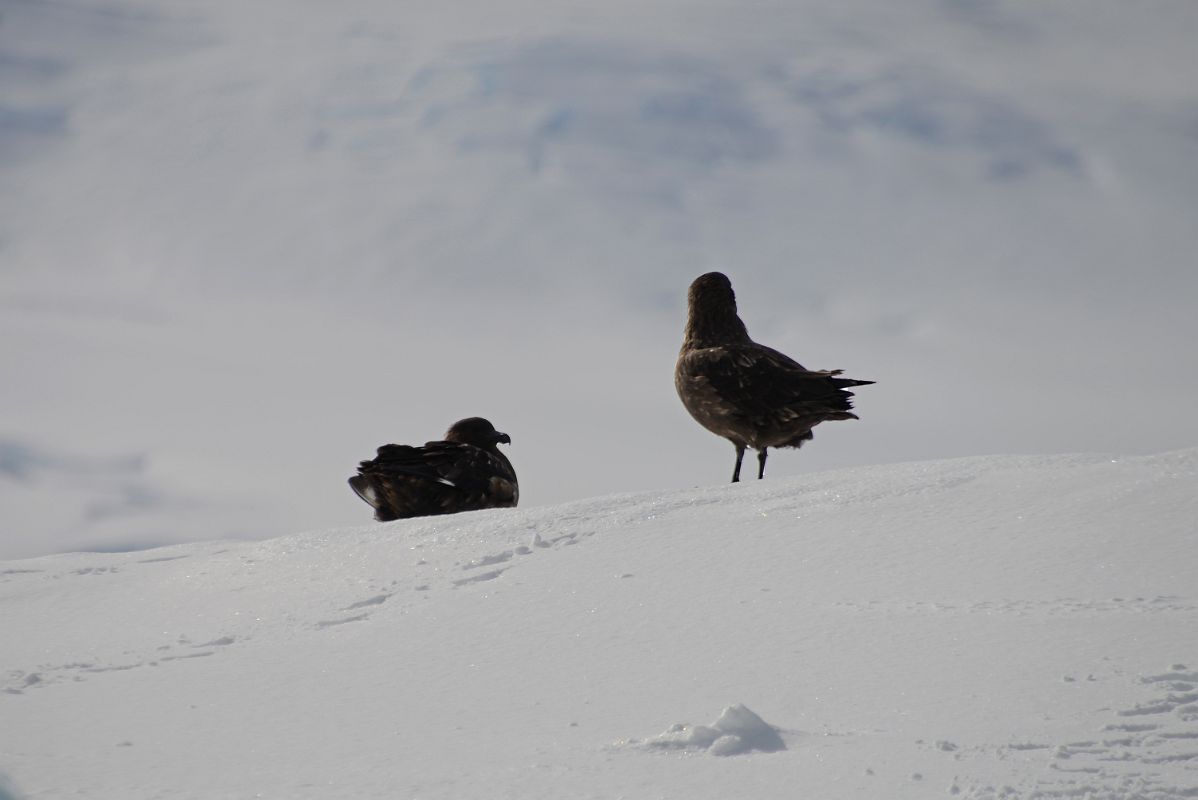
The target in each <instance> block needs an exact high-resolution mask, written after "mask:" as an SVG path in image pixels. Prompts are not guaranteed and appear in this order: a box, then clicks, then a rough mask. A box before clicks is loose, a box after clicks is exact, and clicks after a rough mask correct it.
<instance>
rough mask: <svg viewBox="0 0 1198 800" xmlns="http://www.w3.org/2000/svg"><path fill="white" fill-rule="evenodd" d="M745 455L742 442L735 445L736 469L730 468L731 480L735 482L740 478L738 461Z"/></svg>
mask: <svg viewBox="0 0 1198 800" xmlns="http://www.w3.org/2000/svg"><path fill="white" fill-rule="evenodd" d="M744 457H745V446H744V445H743V444H738V445H736V469H734V470H732V482H733V483H736V482H737V481H739V480H740V462H741V461H742V460H743V459H744Z"/></svg>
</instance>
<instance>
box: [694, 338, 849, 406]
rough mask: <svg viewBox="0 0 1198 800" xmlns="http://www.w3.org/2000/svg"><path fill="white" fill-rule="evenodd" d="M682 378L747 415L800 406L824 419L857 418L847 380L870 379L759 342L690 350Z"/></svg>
mask: <svg viewBox="0 0 1198 800" xmlns="http://www.w3.org/2000/svg"><path fill="white" fill-rule="evenodd" d="M682 362H683V363H682V364H681V367H682V371H683V374H684V376H685V377H684V379H685V380H689V381H692V382H694V383H696V384H705V385H706V388H707V389H708V390H709V391H710V392H712V393H714V395H715V396H716V397H718V398H719V399H720V401H722V402H723V403H725V404H727V405H728V406H729V407H730V408H733V409H735V411H734V413H735V414H737V415H738V416H743V417H749V418H753V417H761V416H774V415H777V414H779V413H793V412H799V413H803V414H818V415H820V416H822V417H823V418H824V419H854V418H855V416H854V415H853V414H852V413H850V412H849V409H851V408H852V401H851V399H850V398H851V397H852V396H853V395H852V392H847V391H844V387H846V386H858V385H863V384H866V383H871V381H858V380H854V379H851V378H840V377H837V376H839V375H840V370H828V371H824V370H809V369H807V368H805V367H804V366H803V365H802V364H800V363H799V362H797V361H795V360H794V359H792V358H790V357H789V356H787V355H785V354H783V353H780V352H778V351H777V350H774V349H773V348H770V347H766V346H764V345H759V344H756V343H748V344H733V345H723V346H720V347H708V348H702V349H698V350H692V351H690V352H689V353H687V354H685V355H684V356H683V358H682Z"/></svg>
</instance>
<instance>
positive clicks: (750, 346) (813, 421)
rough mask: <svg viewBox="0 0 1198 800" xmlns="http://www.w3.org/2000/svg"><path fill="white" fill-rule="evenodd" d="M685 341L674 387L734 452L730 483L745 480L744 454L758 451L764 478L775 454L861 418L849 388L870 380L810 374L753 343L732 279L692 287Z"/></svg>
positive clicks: (710, 276) (718, 276)
mask: <svg viewBox="0 0 1198 800" xmlns="http://www.w3.org/2000/svg"><path fill="white" fill-rule="evenodd" d="M688 302H689V312H688V318H687V321H686V335H685V338H684V339H683V342H682V350H681V352H679V354H678V363H677V365H676V366H675V368H674V386H675V388H677V389H678V396H679V397H680V398H682V404H683V405H684V406H686V410H687V411H689V412H690V415H691V416H692V417H694V418H695V420H696V421H697V422H698V423H699V424H700V425H702V426H703V427H704V428H707V430H709V431H711V432H712V433H714V434H716V435H717V436H722V437H724V438H725V439H727V440H728V441H730V442H732V445H733V446H734V447H735V448H736V467H735V469H734V470H733V472H732V480H733V482H736V481H739V480H740V465H741V460H742V459H743V458H744V455H745V448H747V447H751V448H753V449H754V450H756V451H757V462H758V470H757V477H758V478H761V477H763V476H764V475H765V459H766V451H767V449H768V448H770V447H800V446H802V444H803V442H806V441H810V440H811V438H812V433H811V429H812V428H814V427H815V426H816V425H818V424H820V423H821V422H823V421H825V420H830V419H857V415H856V414H853V413H852V412H851V411H850V410H849V409H851V408H852V407H853V402H852V399H851V398H852V396H853V393H852V392H846V391H845V387H848V386H864V385H866V384H870V383H873V381H858V380H853V379H851V378H840V377H837V376H838V375H840V373H841V370H831V371H812V370H809V369H806V368H805V367H803V366H802V365H801V364H799V363H798V362H797V361H795V360H794V359H792V358H789V357H788V356H785V355H783V354H782V353H779V352H778V351H777V350H774V349H772V348H769V347H766V346H765V345H761V344H757V343H756V342H754V341H753V340H752V339H750V338H749V332H748V330H746V329H745V324H744V323H743V322H741V320H740V317H738V316H737V315H736V295H735V294H734V293H733V291H732V283H731V282H730V281H729V280H728V278H727V276H725V275H723V274H722V273H719V272H709V273H707V274H706V275H700V276H699V277H698V278H696V279H695V280H694V282H693V283H692V284H691V286H690V294H689V298H688Z"/></svg>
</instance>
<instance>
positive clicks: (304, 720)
mask: <svg viewBox="0 0 1198 800" xmlns="http://www.w3.org/2000/svg"><path fill="white" fill-rule="evenodd" d="M1196 478H1198V449H1189V450H1181V451H1176V452H1170V453H1164V454H1161V455H1155V456H1137V457H1130V458H1122V457H1110V456H1052V457H1021V456H1003V457H977V458H967V459H959V460H951V461H936V462H926V463H909V464H901V465H891V466H878V467H867V468H852V469H843V470H839V471H832V472H822V473H816V474H811V475H807V476H802V477H793V478H787V479H782V480H770V479H767V480H765V481H762V482H746V483H743V484H739V485H725V486H715V487H708V488H696V489H688V490H679V491H672V492H666V493H640V494H624V495H614V496H609V497H602V498H596V499H592V500H586V501H578V502H572V503H568V504H564V505H557V506H550V507H539V508H531V509H515V510H496V511H485V512H476V513H471V514H461V515H457V516H453V517H445V518H439V519H436V518H432V519H428V518H426V519H418V520H407V521H400V522H394V523H387V524H374V525H366V526H359V527H353V528H343V529H337V530H324V531H317V532H310V533H302V534H296V535H289V536H284V537H280V538H275V539H271V540H267V541H260V542H206V543H202V544H184V545H176V546H172V547H167V548H161V549H157V550H150V551H142V552H133V553H121V554H97V553H76V554H67V555H58V556H47V557H42V558H37V559H28V560H22V561H11V562H4V563H0V641H2V642H3V647H2V648H0V720H3V724H2V725H0V772H2V773H3V774H4V775H5V776H6V777H5V780H6V782H7V786H8V788H7V789H0V796H3V795H4V791H8V792H9V793H10V794H11V795H12V796H13V797H15V798H19V800H27V799H29V798H59V797H89V798H121V800H128V799H129V798H206V799H211V798H253V797H263V798H359V797H361V798H371V797H378V798H554V800H558V799H560V798H617V797H627V798H731V797H741V798H888V799H892V800H894V799H897V800H902V799H903V798H926V797H937V796H956V797H965V798H1058V797H1062V798H1063V797H1073V798H1090V800H1102V799H1113V798H1121V799H1130V798H1143V799H1145V800H1148V799H1150V800H1165V799H1166V798H1168V799H1172V798H1185V797H1195V796H1198V593H1196V591H1195V588H1196V584H1195V576H1196V575H1198V537H1196V536H1195V534H1196V532H1198V531H1196V525H1195V520H1196V519H1198V501H1196V499H1195V491H1194V489H1195V479H1196ZM713 719H714V720H715V722H714V723H711V724H706V725H705V724H702V723H704V722H705V721H709V720H713ZM696 721H697V722H698V723H699V724H696ZM665 745H673V746H665ZM720 754H723V755H725V756H726V757H715V756H716V755H720ZM0 785H5V781H0Z"/></svg>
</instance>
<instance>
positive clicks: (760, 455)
mask: <svg viewBox="0 0 1198 800" xmlns="http://www.w3.org/2000/svg"><path fill="white" fill-rule="evenodd" d="M768 450H769V448H768V447H763V448H761V449H760V450H758V451H757V480H761V479H762V478H764V477H765V454H766V452H768Z"/></svg>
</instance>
